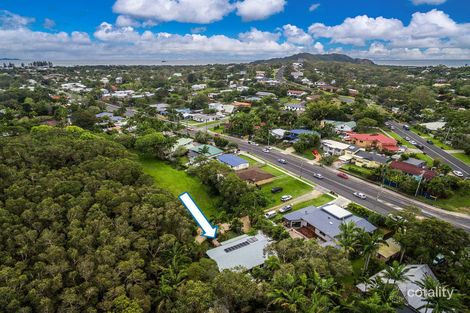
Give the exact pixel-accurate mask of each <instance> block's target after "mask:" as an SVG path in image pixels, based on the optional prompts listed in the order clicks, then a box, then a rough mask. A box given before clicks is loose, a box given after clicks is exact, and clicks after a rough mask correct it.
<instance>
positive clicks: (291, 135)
mask: <svg viewBox="0 0 470 313" xmlns="http://www.w3.org/2000/svg"><path fill="white" fill-rule="evenodd" d="M303 134H307V135H317V136H320V134H319V133H318V132H316V131H313V130H308V129H292V130H289V131H287V132H286V134H285V136H284V138H286V139H287V140H290V141H292V142H295V141H297V140H298V139H299V136H300V135H303Z"/></svg>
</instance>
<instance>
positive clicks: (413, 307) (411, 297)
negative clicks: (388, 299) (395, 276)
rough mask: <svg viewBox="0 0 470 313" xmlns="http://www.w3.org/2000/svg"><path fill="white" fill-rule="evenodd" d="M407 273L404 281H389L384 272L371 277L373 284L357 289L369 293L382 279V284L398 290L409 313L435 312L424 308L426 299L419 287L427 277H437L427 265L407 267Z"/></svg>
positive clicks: (359, 285)
mask: <svg viewBox="0 0 470 313" xmlns="http://www.w3.org/2000/svg"><path fill="white" fill-rule="evenodd" d="M405 271H407V272H406V274H405V279H403V280H402V281H394V280H389V279H387V278H386V277H385V274H386V271H385V270H382V271H380V272H378V273H377V274H375V275H373V276H372V277H370V279H369V281H371V283H361V284H358V285H356V287H357V288H358V289H359V290H360V291H362V292H367V290H370V289H371V288H374V283H373V282H374V281H375V280H376V279H380V280H381V281H382V282H384V283H389V284H393V285H395V286H396V287H397V288H398V290H399V291H400V294H401V296H402V297H403V299H404V300H405V306H406V307H407V308H408V311H409V312H420V313H425V312H427V313H431V312H432V311H433V310H432V309H430V308H427V309H426V308H425V307H424V306H425V305H426V299H425V298H424V295H423V292H422V288H421V287H420V286H419V285H418V282H420V281H422V280H424V279H425V278H426V277H432V278H434V279H436V276H434V273H433V272H432V270H431V268H429V266H428V265H427V264H410V265H407V266H406V267H405ZM408 311H405V312H408Z"/></svg>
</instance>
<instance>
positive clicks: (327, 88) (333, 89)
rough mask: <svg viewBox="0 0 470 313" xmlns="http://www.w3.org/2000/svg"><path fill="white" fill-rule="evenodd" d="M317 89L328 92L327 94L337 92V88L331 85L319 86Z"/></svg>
mask: <svg viewBox="0 0 470 313" xmlns="http://www.w3.org/2000/svg"><path fill="white" fill-rule="evenodd" d="M318 88H319V89H321V90H323V91H328V92H336V90H338V87H334V86H331V85H321V86H318Z"/></svg>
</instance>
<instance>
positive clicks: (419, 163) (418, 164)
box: [402, 158, 427, 168]
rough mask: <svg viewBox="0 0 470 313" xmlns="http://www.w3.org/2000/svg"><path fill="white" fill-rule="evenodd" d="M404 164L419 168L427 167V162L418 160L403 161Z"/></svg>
mask: <svg viewBox="0 0 470 313" xmlns="http://www.w3.org/2000/svg"><path fill="white" fill-rule="evenodd" d="M402 162H403V163H407V164H411V165H414V166H416V167H419V168H425V167H426V164H427V163H426V161H423V160H420V159H416V158H408V159H406V160H403V161H402Z"/></svg>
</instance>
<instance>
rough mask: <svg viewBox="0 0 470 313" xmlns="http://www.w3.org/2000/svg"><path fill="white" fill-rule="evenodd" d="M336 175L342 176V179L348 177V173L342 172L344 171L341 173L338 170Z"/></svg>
mask: <svg viewBox="0 0 470 313" xmlns="http://www.w3.org/2000/svg"><path fill="white" fill-rule="evenodd" d="M336 176H338V177H341V178H343V179H348V178H349V176H348V175H346V174H344V173H341V172H339V173H338V174H337V175H336Z"/></svg>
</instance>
